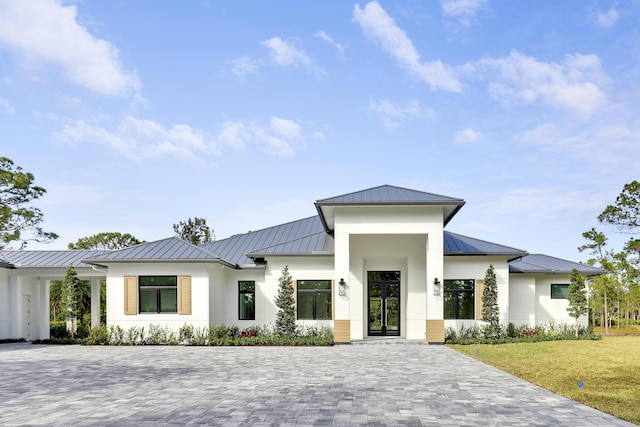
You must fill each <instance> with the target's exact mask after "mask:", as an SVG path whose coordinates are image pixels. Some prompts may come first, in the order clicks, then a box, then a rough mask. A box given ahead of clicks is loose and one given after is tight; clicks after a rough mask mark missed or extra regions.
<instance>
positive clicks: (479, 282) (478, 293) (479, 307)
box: [475, 279, 484, 320]
mask: <svg viewBox="0 0 640 427" xmlns="http://www.w3.org/2000/svg"><path fill="white" fill-rule="evenodd" d="M483 291H484V279H479V280H476V289H475V299H476V307H475V308H476V320H482V292H483Z"/></svg>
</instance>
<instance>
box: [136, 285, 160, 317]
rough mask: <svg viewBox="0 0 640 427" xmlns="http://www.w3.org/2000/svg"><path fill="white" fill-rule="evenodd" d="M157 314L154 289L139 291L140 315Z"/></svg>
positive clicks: (156, 295) (156, 293)
mask: <svg viewBox="0 0 640 427" xmlns="http://www.w3.org/2000/svg"><path fill="white" fill-rule="evenodd" d="M157 312H158V291H156V290H155V289H140V313H157Z"/></svg>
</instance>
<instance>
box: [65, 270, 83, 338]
mask: <svg viewBox="0 0 640 427" xmlns="http://www.w3.org/2000/svg"><path fill="white" fill-rule="evenodd" d="M80 282H81V281H80V279H79V278H78V273H77V272H76V269H75V268H73V266H69V268H68V269H67V275H66V276H65V278H64V280H63V281H62V289H61V292H60V309H61V311H62V313H63V317H64V320H66V321H67V329H70V332H71V337H72V338H73V337H74V336H75V333H76V328H77V322H78V317H80V308H81V306H82V291H81V289H80V285H81V283H80Z"/></svg>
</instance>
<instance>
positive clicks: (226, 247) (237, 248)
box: [201, 216, 333, 265]
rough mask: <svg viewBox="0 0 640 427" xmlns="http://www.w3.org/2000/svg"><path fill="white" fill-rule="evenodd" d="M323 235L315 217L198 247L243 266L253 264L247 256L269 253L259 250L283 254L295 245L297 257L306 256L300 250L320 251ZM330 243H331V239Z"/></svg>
mask: <svg viewBox="0 0 640 427" xmlns="http://www.w3.org/2000/svg"><path fill="white" fill-rule="evenodd" d="M323 234H324V235H325V236H326V234H325V232H324V229H323V227H322V223H321V222H320V218H319V217H318V216H312V217H310V218H304V219H301V220H298V221H292V222H288V223H286V224H281V225H276V226H274V227H269V228H265V229H263V230H258V231H250V232H248V233H245V234H240V235H237V236H233V237H229V238H227V239H223V240H217V241H215V242H212V243H206V244H204V245H202V246H201V248H203V249H205V250H207V251H209V252H212V253H215V254H217V255H218V256H220V257H221V258H224V259H226V260H228V261H229V262H232V263H234V264H237V265H246V264H253V260H252V259H251V257H248V256H247V254H251V255H252V256H255V257H262V256H264V255H266V254H267V253H269V251H267V252H265V253H262V252H261V251H260V250H261V249H263V248H271V249H270V251H271V252H270V253H271V254H275V253H278V252H281V253H283V251H284V250H285V249H286V250H292V249H293V248H294V246H295V250H297V251H300V252H296V254H297V255H302V254H304V253H307V252H304V251H308V250H310V251H321V250H324V249H325V246H326V243H323V242H322V239H323V237H322V236H321V235H323ZM313 236H316V237H313ZM325 238H326V237H325ZM331 240H332V241H333V239H331ZM303 241H304V242H303ZM294 242H298V244H297V245H295V243H294ZM287 243H290V246H287V247H284V246H282V245H286V244H287ZM331 245H332V243H331ZM276 246H278V247H276ZM280 246H281V247H280ZM265 250H266V249H265ZM309 254H310V252H309Z"/></svg>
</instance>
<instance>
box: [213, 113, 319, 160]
mask: <svg viewBox="0 0 640 427" xmlns="http://www.w3.org/2000/svg"><path fill="white" fill-rule="evenodd" d="M316 134H317V132H316V133H314V134H313V135H312V138H317V135H316ZM320 135H322V134H320ZM216 140H217V141H218V142H219V143H221V144H223V145H227V146H232V147H235V148H238V149H245V148H247V146H249V145H250V144H257V145H259V146H261V147H262V149H263V151H265V152H267V153H269V154H272V155H275V156H278V157H291V156H293V155H294V154H295V149H294V148H296V147H298V146H299V145H300V144H303V143H304V137H303V135H302V126H301V125H300V124H299V123H298V122H296V121H294V120H290V119H284V118H281V117H271V118H270V119H269V124H268V125H264V124H262V125H258V124H255V123H243V122H241V121H235V122H234V121H227V122H224V123H223V124H222V130H221V131H220V133H219V134H218V136H217V138H216Z"/></svg>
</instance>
